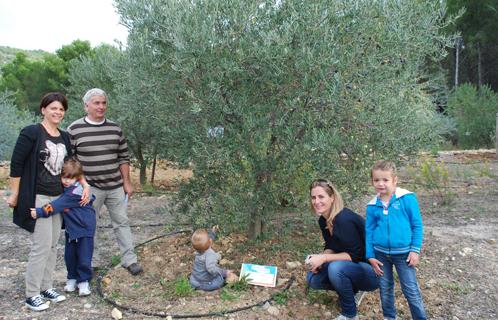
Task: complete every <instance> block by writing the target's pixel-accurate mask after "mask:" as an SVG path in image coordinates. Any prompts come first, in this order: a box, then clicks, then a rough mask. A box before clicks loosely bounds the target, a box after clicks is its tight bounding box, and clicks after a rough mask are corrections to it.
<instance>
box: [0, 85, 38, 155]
mask: <svg viewBox="0 0 498 320" xmlns="http://www.w3.org/2000/svg"><path fill="white" fill-rule="evenodd" d="M34 121H35V119H34V117H33V115H32V114H30V113H29V112H26V111H21V110H18V109H17V108H16V106H15V104H14V97H13V95H12V93H8V92H3V93H0V160H10V158H11V156H12V150H14V145H15V143H16V140H17V137H18V136H19V131H20V130H21V128H23V127H24V126H26V125H28V124H30V123H32V122H34Z"/></svg>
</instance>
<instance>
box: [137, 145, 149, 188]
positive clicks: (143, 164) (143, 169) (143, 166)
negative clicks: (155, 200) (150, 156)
mask: <svg viewBox="0 0 498 320" xmlns="http://www.w3.org/2000/svg"><path fill="white" fill-rule="evenodd" d="M136 156H137V160H138V164H139V165H140V185H141V186H143V185H145V183H146V182H147V160H145V158H144V155H143V153H142V146H141V145H140V144H138V145H137V154H136Z"/></svg>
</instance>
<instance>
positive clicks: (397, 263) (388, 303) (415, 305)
mask: <svg viewBox="0 0 498 320" xmlns="http://www.w3.org/2000/svg"><path fill="white" fill-rule="evenodd" d="M375 257H376V258H377V260H379V261H380V262H382V263H383V264H384V265H383V266H382V271H383V272H384V275H383V276H382V277H380V300H381V302H382V312H383V314H384V318H386V319H396V307H395V306H394V277H393V266H394V267H395V268H396V272H397V273H398V278H399V283H400V284H401V290H402V291H403V294H404V296H405V298H406V300H407V301H408V305H409V306H410V312H411V314H412V319H414V320H419V319H426V315H425V309H424V301H423V300H422V294H421V293H420V288H419V286H418V283H417V275H416V271H415V268H414V267H410V266H409V265H408V262H406V259H407V258H408V253H404V254H393V255H389V254H385V253H382V252H378V251H375Z"/></svg>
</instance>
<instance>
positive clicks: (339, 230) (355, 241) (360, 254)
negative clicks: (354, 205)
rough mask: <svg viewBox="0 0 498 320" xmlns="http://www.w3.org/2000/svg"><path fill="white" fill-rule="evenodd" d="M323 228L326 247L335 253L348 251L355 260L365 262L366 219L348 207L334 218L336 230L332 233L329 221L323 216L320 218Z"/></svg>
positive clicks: (321, 227) (319, 222)
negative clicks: (328, 227)
mask: <svg viewBox="0 0 498 320" xmlns="http://www.w3.org/2000/svg"><path fill="white" fill-rule="evenodd" d="M318 224H319V225H320V229H321V230H322V236H323V240H324V241H325V249H330V250H332V251H334V252H335V253H341V252H346V253H347V254H349V255H350V256H351V260H353V262H360V261H363V262H365V261H366V260H365V219H363V217H362V216H360V215H358V214H357V213H355V212H353V211H351V210H350V209H348V208H344V209H342V211H341V212H339V213H338V214H337V215H336V216H335V218H334V229H333V230H334V231H333V235H332V236H331V235H330V232H329V230H328V229H327V221H326V220H325V218H324V217H323V216H320V218H319V219H318Z"/></svg>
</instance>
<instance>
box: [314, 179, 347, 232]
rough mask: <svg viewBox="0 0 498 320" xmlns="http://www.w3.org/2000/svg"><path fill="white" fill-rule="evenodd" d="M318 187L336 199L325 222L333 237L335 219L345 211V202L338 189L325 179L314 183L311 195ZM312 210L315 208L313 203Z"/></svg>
mask: <svg viewBox="0 0 498 320" xmlns="http://www.w3.org/2000/svg"><path fill="white" fill-rule="evenodd" d="M316 187H321V188H322V189H323V190H325V192H326V193H327V194H328V195H329V196H330V197H332V198H334V201H332V207H331V208H330V212H329V214H328V217H325V216H324V218H325V220H326V221H327V229H329V232H330V235H332V233H333V230H334V219H335V216H336V215H337V214H338V213H339V212H341V211H342V209H344V201H343V200H342V196H341V194H340V193H339V191H337V188H336V187H335V186H334V185H333V184H332V183H330V181H328V180H325V179H317V180H315V181H313V182H312V183H311V185H310V194H311V190H313V189H314V188H316ZM310 204H311V208H313V204H312V203H311V200H310Z"/></svg>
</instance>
